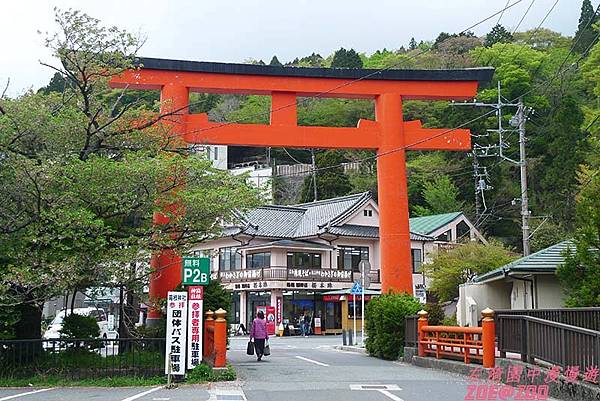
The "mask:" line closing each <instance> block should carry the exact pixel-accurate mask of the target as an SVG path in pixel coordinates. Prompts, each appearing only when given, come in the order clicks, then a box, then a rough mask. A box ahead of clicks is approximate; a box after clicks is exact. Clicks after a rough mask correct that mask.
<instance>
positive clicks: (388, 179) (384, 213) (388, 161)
mask: <svg viewBox="0 0 600 401" xmlns="http://www.w3.org/2000/svg"><path fill="white" fill-rule="evenodd" d="M375 102H376V103H375V113H376V117H375V118H376V120H377V122H378V123H380V124H381V145H380V147H379V149H378V150H377V154H378V156H380V157H378V158H377V192H378V202H379V247H380V254H381V266H382V267H383V266H385V269H381V288H382V293H385V292H387V291H389V290H395V291H401V292H406V293H408V294H412V293H413V288H412V267H411V263H410V260H411V254H410V227H409V221H408V216H409V213H408V188H407V182H406V153H405V150H404V149H402V148H403V147H404V145H405V144H404V124H403V118H402V98H401V96H400V95H398V94H394V93H390V94H383V95H379V96H378V97H377V98H376V99H375Z"/></svg>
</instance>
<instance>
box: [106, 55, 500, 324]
mask: <svg viewBox="0 0 600 401" xmlns="http://www.w3.org/2000/svg"><path fill="white" fill-rule="evenodd" d="M139 62H140V65H141V66H142V68H140V69H138V70H132V71H127V72H125V73H123V74H122V75H120V76H118V77H115V78H113V79H112V80H111V86H112V87H115V88H129V89H154V90H160V91H161V104H162V106H161V112H162V113H167V112H172V111H174V110H176V111H177V116H176V117H175V120H176V121H175V123H174V124H173V129H172V131H173V132H174V133H176V134H178V135H180V136H182V137H183V139H184V140H185V141H186V142H188V143H194V144H212V145H240V146H260V147H267V146H273V147H299V148H348V149H372V150H376V151H377V154H378V155H379V156H380V157H378V158H377V178H378V195H379V196H378V198H379V211H380V226H379V237H380V251H381V266H380V268H381V282H382V291H383V292H384V293H385V292H388V291H390V290H392V291H396V292H402V291H404V292H408V293H412V292H413V288H412V267H411V254H410V231H409V222H408V218H409V212H408V193H407V183H406V163H405V150H469V149H470V148H471V140H470V131H469V130H468V129H456V130H446V129H425V128H422V126H421V122H420V121H404V120H403V118H402V100H403V99H424V100H441V99H455V100H462V99H468V98H471V97H473V96H475V94H476V92H477V86H478V83H479V82H487V81H490V80H491V77H492V74H493V69H491V68H481V69H463V70H386V71H375V70H358V69H327V68H298V67H274V66H261V65H249V64H224V63H207V62H194V61H179V60H164V59H153V58H143V59H140V60H139ZM190 91H192V92H203V93H234V94H256V95H269V96H271V99H272V101H271V122H270V124H268V125H261V124H221V123H214V122H210V121H208V116H207V115H206V114H189V111H188V104H189V93H190ZM298 96H301V97H311V96H319V97H333V98H352V99H374V100H375V114H376V118H375V121H370V120H362V119H361V120H360V121H359V123H358V126H357V127H356V128H337V127H335V128H334V127H306V126H298V124H297V108H296V98H297V97H298ZM165 218H166V217H165V216H162V215H160V214H157V215H155V217H154V221H155V223H157V224H161V223H163V224H164V222H165ZM152 267H153V269H155V270H158V271H160V274H154V275H153V276H152V279H151V283H150V296H151V297H157V298H164V297H166V293H167V291H168V290H170V289H172V288H174V287H176V286H177V285H178V284H179V283H180V281H181V263H180V257H179V256H178V255H176V254H174V253H173V252H171V251H163V252H161V253H160V254H158V255H153V257H152ZM150 317H157V316H156V313H152V314H151V316H150Z"/></svg>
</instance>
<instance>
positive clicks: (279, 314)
mask: <svg viewBox="0 0 600 401" xmlns="http://www.w3.org/2000/svg"><path fill="white" fill-rule="evenodd" d="M275 302H276V305H275V308H276V309H275V317H276V319H275V323H276V324H277V326H279V325H280V324H281V323H282V322H283V310H282V306H283V299H281V297H277V300H276V301H275Z"/></svg>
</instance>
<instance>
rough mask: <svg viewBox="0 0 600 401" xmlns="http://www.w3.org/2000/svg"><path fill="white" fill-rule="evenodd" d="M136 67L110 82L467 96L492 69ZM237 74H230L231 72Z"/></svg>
mask: <svg viewBox="0 0 600 401" xmlns="http://www.w3.org/2000/svg"><path fill="white" fill-rule="evenodd" d="M136 64H137V65H138V66H140V67H141V69H140V70H137V71H129V72H126V73H125V74H123V75H122V76H120V77H116V78H113V80H112V81H111V86H113V87H117V88H124V87H127V88H129V89H162V88H163V87H164V86H166V85H173V84H175V85H182V86H186V87H187V88H188V89H189V90H190V91H191V92H204V93H236V94H257V95H271V94H273V93H274V92H292V93H295V94H296V95H297V96H306V97H310V96H319V97H335V98H366V99H373V98H375V97H376V96H377V95H380V94H383V93H398V94H401V95H402V96H403V97H404V98H405V99H423V100H436V99H439V100H443V99H455V100H460V99H468V98H470V97H472V96H473V95H474V91H476V90H477V84H478V83H486V82H489V81H490V80H491V77H492V74H493V72H494V70H493V68H489V67H485V68H468V69H448V70H408V69H407V70H391V69H390V70H384V71H381V70H372V69H351V68H312V67H278V66H269V65H255V64H234V63H213V62H202V61H184V60H167V59H157V58H139V59H137V60H136ZM232 75H233V76H235V79H232V77H231V76H232Z"/></svg>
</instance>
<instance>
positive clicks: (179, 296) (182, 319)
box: [165, 291, 188, 375]
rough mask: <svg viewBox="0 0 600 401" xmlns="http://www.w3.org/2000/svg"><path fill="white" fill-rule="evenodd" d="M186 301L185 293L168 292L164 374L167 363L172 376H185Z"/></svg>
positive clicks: (166, 370) (166, 369)
mask: <svg viewBox="0 0 600 401" xmlns="http://www.w3.org/2000/svg"><path fill="white" fill-rule="evenodd" d="M187 299H188V297H187V292H176V291H169V293H168V295H167V341H166V353H165V374H168V373H169V363H171V373H172V374H174V375H183V374H185V351H186V341H185V340H186V327H187ZM169 355H170V356H171V357H170V359H169Z"/></svg>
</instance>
